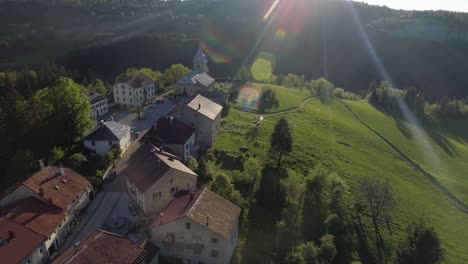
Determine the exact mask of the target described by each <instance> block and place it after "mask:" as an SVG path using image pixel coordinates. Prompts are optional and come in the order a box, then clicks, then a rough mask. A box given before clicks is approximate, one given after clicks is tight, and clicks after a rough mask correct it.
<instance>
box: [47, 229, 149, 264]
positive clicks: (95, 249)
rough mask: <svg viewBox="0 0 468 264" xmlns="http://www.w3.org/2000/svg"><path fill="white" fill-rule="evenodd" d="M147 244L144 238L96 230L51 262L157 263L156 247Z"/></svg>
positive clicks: (55, 263) (78, 263)
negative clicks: (135, 239)
mask: <svg viewBox="0 0 468 264" xmlns="http://www.w3.org/2000/svg"><path fill="white" fill-rule="evenodd" d="M148 246H149V243H148V241H147V240H146V239H142V240H140V241H134V240H131V239H129V238H127V237H124V236H121V235H118V234H114V233H110V232H107V231H103V230H96V231H94V232H92V233H91V234H89V235H87V236H86V237H84V238H83V239H82V240H80V241H79V242H77V243H76V244H75V245H73V246H72V247H70V248H68V249H67V250H65V251H64V252H63V253H62V254H61V255H60V256H58V257H57V258H56V259H54V260H53V261H52V263H53V264H81V263H87V264H101V263H112V264H157V263H158V255H157V249H156V248H155V247H154V246H153V247H148ZM148 248H149V249H150V250H148ZM145 249H146V250H145ZM149 251H151V252H149Z"/></svg>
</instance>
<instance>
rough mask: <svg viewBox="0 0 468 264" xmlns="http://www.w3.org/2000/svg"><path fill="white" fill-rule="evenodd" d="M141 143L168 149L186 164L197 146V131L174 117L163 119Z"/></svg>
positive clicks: (150, 130)
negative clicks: (147, 142)
mask: <svg viewBox="0 0 468 264" xmlns="http://www.w3.org/2000/svg"><path fill="white" fill-rule="evenodd" d="M140 141H142V142H144V141H149V142H151V143H152V144H153V145H155V146H157V147H164V148H167V149H169V150H170V151H171V152H172V153H174V154H175V155H176V156H178V157H180V158H181V159H182V160H183V161H184V162H185V161H187V159H188V158H189V157H190V155H191V154H192V149H193V148H194V146H195V129H193V128H192V127H191V126H189V125H187V124H185V123H184V122H182V121H180V120H177V119H175V118H174V117H172V116H169V117H162V118H161V119H159V121H158V122H156V123H155V124H154V125H153V126H152V127H151V128H150V129H149V130H148V132H147V133H146V134H145V135H144V136H143V137H142V139H141V140H140Z"/></svg>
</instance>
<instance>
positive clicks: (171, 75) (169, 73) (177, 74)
mask: <svg viewBox="0 0 468 264" xmlns="http://www.w3.org/2000/svg"><path fill="white" fill-rule="evenodd" d="M189 72H190V69H189V68H187V67H185V66H184V65H182V64H175V65H172V66H171V67H170V68H168V69H166V70H165V71H164V80H165V81H166V83H169V84H174V83H175V82H177V81H178V80H180V79H182V77H183V76H184V75H186V74H187V73H189Z"/></svg>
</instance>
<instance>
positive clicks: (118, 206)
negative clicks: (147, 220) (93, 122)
mask: <svg viewBox="0 0 468 264" xmlns="http://www.w3.org/2000/svg"><path fill="white" fill-rule="evenodd" d="M174 105H175V103H174V102H173V101H169V100H165V101H164V103H162V104H154V105H152V106H151V105H150V106H148V107H146V108H145V111H144V113H143V114H142V118H141V119H138V118H137V115H136V114H135V113H130V112H127V111H122V110H120V111H116V112H115V114H114V121H116V122H120V123H123V124H126V125H128V126H131V127H136V128H137V131H139V132H140V137H141V136H143V135H144V134H145V133H146V132H147V131H148V129H149V128H150V127H151V126H152V125H153V124H154V122H156V121H157V120H159V118H160V117H161V116H163V115H164V114H166V113H167V112H169V111H170V110H171V109H172V107H174ZM138 146H139V143H138V139H133V142H132V143H131V145H130V147H129V148H128V149H127V151H126V152H125V153H124V154H123V156H122V158H121V159H120V160H119V161H118V162H117V176H116V177H115V179H114V180H113V181H112V182H105V183H103V186H102V188H101V190H100V191H99V192H98V193H97V194H96V196H95V197H94V198H93V200H92V201H91V202H90V204H89V205H88V207H87V208H86V210H85V211H84V212H83V214H82V216H81V220H80V222H79V224H78V225H77V226H76V227H74V228H73V230H72V232H71V234H70V235H69V236H68V237H67V239H66V240H65V241H64V242H63V243H62V245H61V248H60V249H59V252H62V251H64V250H66V249H67V248H69V247H70V246H72V245H73V244H75V243H76V242H77V241H80V239H82V238H83V237H85V236H86V235H88V234H90V233H91V232H93V231H94V230H97V229H100V228H102V226H103V225H104V224H105V222H106V220H108V219H109V218H111V217H113V218H116V217H123V218H125V219H127V220H128V221H129V224H130V226H133V225H134V224H135V223H136V221H137V219H138V216H134V215H132V214H131V212H130V210H129V206H130V204H133V206H136V205H135V204H134V203H133V201H132V199H131V198H130V197H129V196H128V194H127V192H126V179H125V175H124V174H123V173H122V171H123V170H124V169H125V168H126V166H127V162H128V160H129V158H130V155H131V154H132V153H133V152H134V151H135V150H136V149H137V148H138Z"/></svg>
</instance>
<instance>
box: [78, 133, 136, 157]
mask: <svg viewBox="0 0 468 264" xmlns="http://www.w3.org/2000/svg"><path fill="white" fill-rule="evenodd" d="M130 143H131V135H130V132H129V133H127V135H125V137H123V138H122V139H121V140H120V141H115V140H113V141H103V140H96V141H94V146H93V141H92V140H84V141H83V144H84V146H85V147H86V148H87V149H89V150H90V151H91V152H93V151H95V152H93V154H100V155H102V156H105V155H106V154H107V152H109V150H110V149H111V147H112V145H118V146H120V149H121V150H122V153H124V152H125V151H126V150H127V149H128V147H129V146H130Z"/></svg>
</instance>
